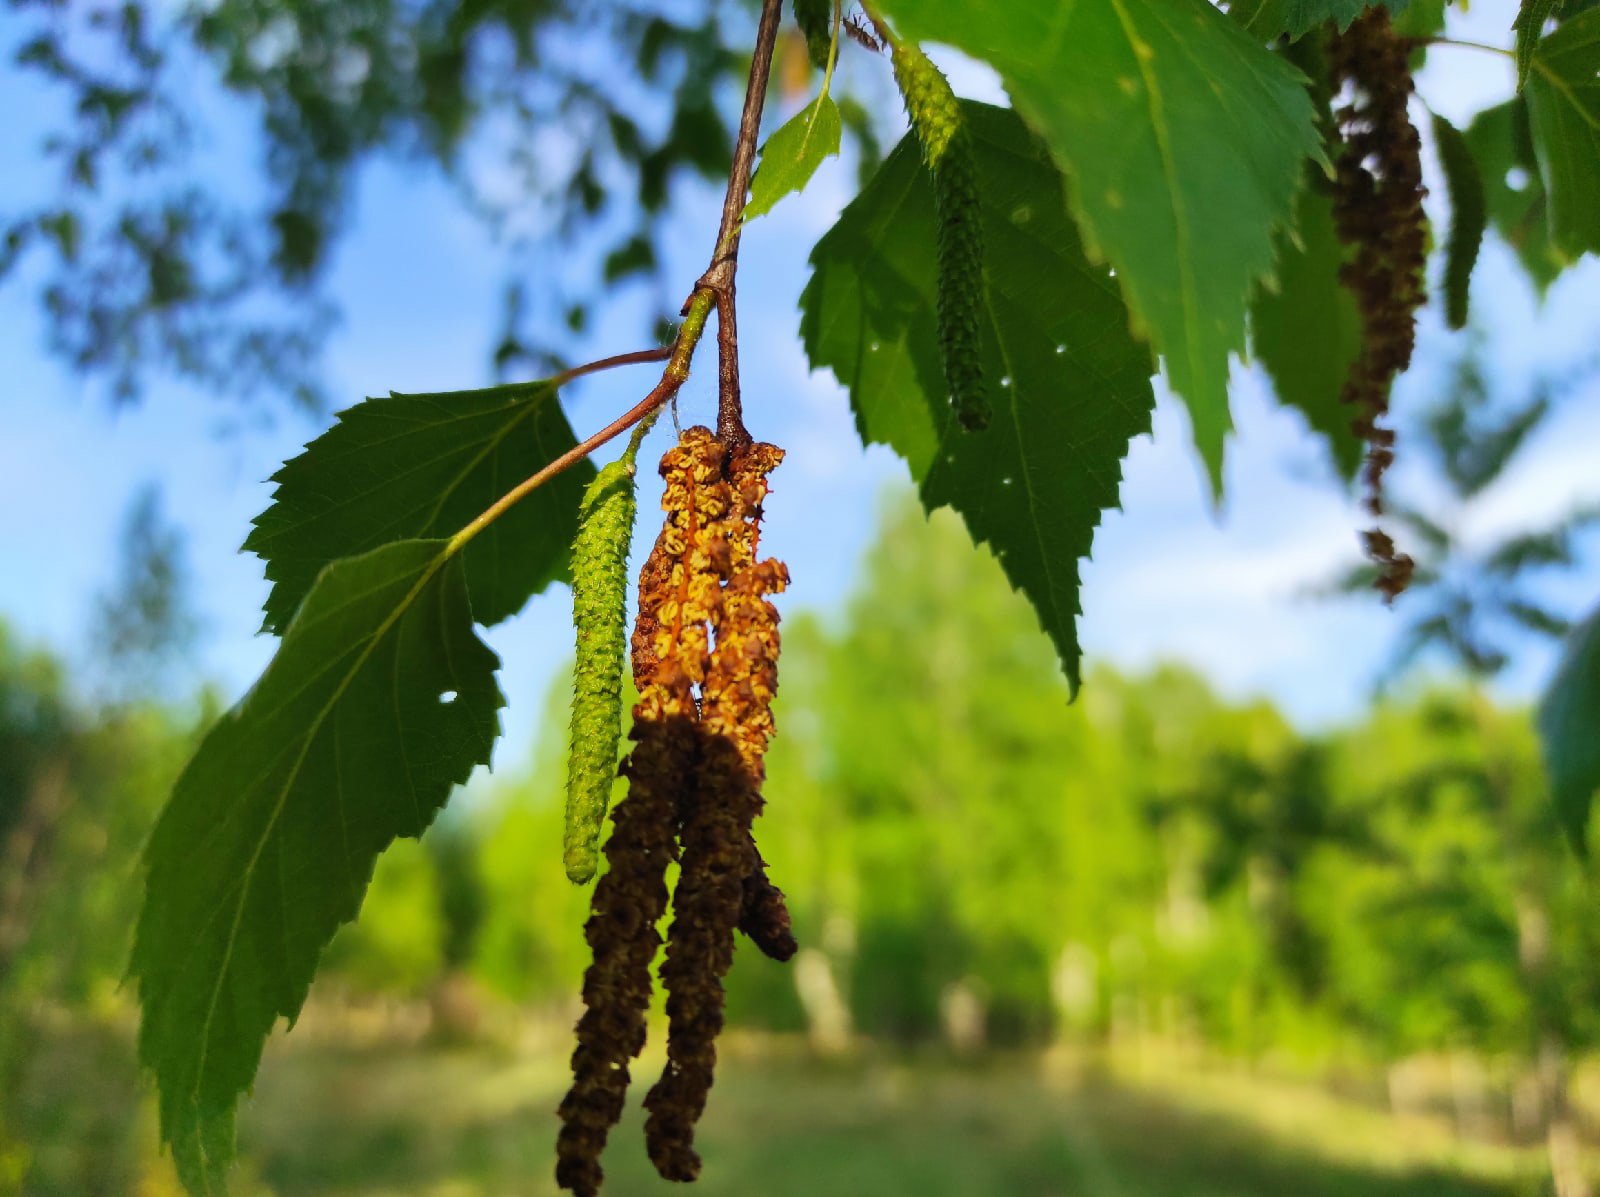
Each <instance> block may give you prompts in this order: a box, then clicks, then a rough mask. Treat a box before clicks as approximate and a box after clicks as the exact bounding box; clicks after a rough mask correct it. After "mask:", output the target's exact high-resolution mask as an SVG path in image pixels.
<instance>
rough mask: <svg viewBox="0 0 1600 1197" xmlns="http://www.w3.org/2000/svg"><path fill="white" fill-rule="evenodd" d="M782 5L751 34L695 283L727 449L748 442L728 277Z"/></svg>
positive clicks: (775, 4)
mask: <svg viewBox="0 0 1600 1197" xmlns="http://www.w3.org/2000/svg"><path fill="white" fill-rule="evenodd" d="M782 16H783V0H764V3H763V4H762V7H761V24H760V26H759V27H758V28H757V30H756V46H755V52H754V53H753V54H752V56H751V59H750V81H749V83H748V84H747V85H746V87H745V93H744V111H743V112H742V113H741V114H740V116H739V136H738V138H737V139H736V140H735V142H734V146H733V166H732V168H731V169H730V170H729V171H728V190H727V193H726V194H725V195H724V196H723V199H722V224H721V227H720V228H718V230H717V244H716V248H715V249H714V250H713V251H712V254H711V265H710V266H708V267H707V268H706V272H705V273H704V274H703V275H701V276H700V281H699V282H698V283H696V284H695V291H696V292H697V293H698V292H700V291H702V290H709V291H711V292H712V293H713V294H714V295H715V296H716V303H717V358H718V367H717V382H718V402H717V439H719V440H720V441H722V442H723V444H724V445H726V446H727V447H728V448H730V449H733V448H737V447H739V446H741V445H746V444H749V443H750V434H749V432H747V431H746V430H745V426H744V406H743V403H742V401H741V399H740V394H739V330H738V323H737V316H736V310H735V308H736V301H735V292H734V276H735V275H736V274H737V273H738V270H739V235H740V223H741V221H742V220H743V218H744V208H745V202H746V199H747V197H748V196H749V194H750V173H751V171H752V170H753V169H754V167H755V161H756V136H757V134H758V133H759V132H760V130H761V110H762V108H763V107H764V105H765V103H766V98H767V84H768V81H769V80H770V79H771V77H772V51H773V47H774V46H775V45H776V44H777V40H778V23H779V21H780V20H781V18H782Z"/></svg>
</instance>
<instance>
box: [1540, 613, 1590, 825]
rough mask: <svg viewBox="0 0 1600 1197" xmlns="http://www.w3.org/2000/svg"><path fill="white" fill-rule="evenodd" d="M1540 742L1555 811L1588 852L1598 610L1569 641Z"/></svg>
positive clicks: (1546, 702)
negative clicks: (1542, 747)
mask: <svg viewBox="0 0 1600 1197" xmlns="http://www.w3.org/2000/svg"><path fill="white" fill-rule="evenodd" d="M1539 739H1540V741H1541V743H1542V744H1543V746H1544V761H1545V771H1546V772H1547V773H1548V774H1549V777H1550V790H1551V795H1552V797H1553V798H1554V799H1555V804H1556V810H1557V812H1558V813H1559V814H1560V816H1561V821H1562V823H1563V824H1564V825H1565V826H1566V829H1567V834H1568V835H1569V836H1570V837H1571V839H1572V842H1573V844H1574V845H1575V846H1576V847H1577V848H1578V850H1579V851H1580V852H1584V851H1586V849H1587V847H1588V831H1589V815H1590V811H1591V809H1592V808H1593V805H1594V796H1595V792H1596V791H1597V790H1600V610H1597V611H1596V612H1595V613H1594V614H1593V615H1591V616H1590V617H1589V618H1588V619H1587V620H1585V621H1584V622H1583V623H1582V624H1580V625H1579V626H1578V627H1577V628H1576V629H1575V630H1574V631H1573V632H1572V634H1571V635H1570V636H1569V637H1568V638H1567V644H1566V648H1565V650H1564V651H1563V653H1562V657H1561V663H1560V665H1558V666H1557V668H1556V675H1555V677H1554V679H1553V680H1552V681H1551V682H1550V688H1549V689H1548V690H1546V691H1545V695H1544V699H1543V700H1542V701H1541V702H1540V704H1539Z"/></svg>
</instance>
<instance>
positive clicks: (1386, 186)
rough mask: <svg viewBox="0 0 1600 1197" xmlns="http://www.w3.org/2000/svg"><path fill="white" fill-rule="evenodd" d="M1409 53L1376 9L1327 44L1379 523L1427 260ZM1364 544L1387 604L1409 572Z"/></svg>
mask: <svg viewBox="0 0 1600 1197" xmlns="http://www.w3.org/2000/svg"><path fill="white" fill-rule="evenodd" d="M1409 53H1410V46H1409V44H1408V42H1407V41H1406V40H1405V39H1404V38H1402V37H1400V36H1398V35H1397V34H1396V33H1395V31H1394V29H1393V27H1392V26H1391V24H1390V21H1389V13H1388V11H1387V10H1386V9H1383V8H1381V7H1374V8H1370V9H1368V10H1367V12H1366V13H1365V14H1363V15H1362V16H1361V17H1358V18H1357V19H1356V20H1355V21H1354V22H1353V23H1352V24H1351V26H1350V28H1349V29H1348V30H1347V31H1346V32H1344V33H1342V34H1339V33H1336V34H1334V35H1333V36H1332V37H1331V38H1330V41H1329V54H1328V60H1329V69H1330V74H1331V79H1332V84H1333V89H1334V92H1335V94H1336V95H1337V94H1339V93H1340V92H1341V90H1342V89H1344V88H1346V87H1348V88H1349V95H1350V99H1349V102H1348V103H1345V104H1343V105H1342V106H1340V108H1339V109H1338V111H1337V113H1336V114H1335V115H1336V118H1337V121H1338V129H1339V136H1340V142H1339V147H1338V153H1337V158H1336V161H1335V167H1336V174H1335V179H1334V221H1335V224H1336V225H1337V228H1338V231H1339V238H1340V240H1341V241H1343V242H1344V244H1345V245H1346V246H1348V247H1350V249H1351V250H1352V251H1353V252H1352V256H1351V258H1350V259H1349V260H1348V261H1347V262H1346V263H1345V265H1344V267H1343V268H1342V270H1341V271H1340V279H1341V281H1342V282H1343V283H1344V285H1345V287H1346V288H1348V289H1349V290H1350V292H1351V293H1352V294H1353V295H1354V296H1355V299H1356V304H1357V306H1358V308H1359V309H1360V312H1361V325H1362V347H1361V352H1360V354H1359V355H1358V356H1357V358H1356V360H1355V361H1354V362H1353V363H1351V367H1350V373H1349V376H1348V377H1347V379H1346V380H1345V385H1344V391H1343V393H1342V395H1341V399H1342V400H1343V401H1344V402H1346V403H1348V404H1350V405H1351V406H1352V407H1354V408H1355V409H1356V410H1357V413H1358V414H1357V415H1356V417H1355V419H1354V420H1353V422H1352V425H1351V427H1352V429H1353V430H1354V431H1355V433H1356V435H1357V436H1359V437H1361V438H1362V439H1363V440H1364V441H1366V443H1367V446H1368V448H1367V460H1366V465H1365V467H1364V469H1363V471H1362V477H1363V481H1364V484H1365V487H1366V506H1367V510H1368V511H1369V512H1370V513H1371V514H1372V515H1373V516H1374V517H1377V516H1381V515H1382V514H1383V478H1384V474H1385V473H1387V471H1388V469H1389V466H1390V465H1391V464H1393V462H1394V440H1395V436H1394V431H1393V430H1392V429H1390V428H1388V427H1385V426H1384V425H1383V421H1384V419H1385V417H1386V416H1387V415H1388V411H1389V391H1390V388H1391V387H1392V386H1393V384H1394V380H1395V377H1396V376H1397V375H1399V374H1400V373H1401V372H1403V371H1404V370H1405V369H1406V368H1407V367H1408V366H1409V365H1410V364H1411V354H1412V350H1413V349H1414V348H1415V345H1416V310H1417V308H1418V307H1420V306H1421V304H1422V302H1423V298H1424V292H1423V271H1424V268H1425V266H1426V259H1427V237H1428V234H1427V223H1426V217H1425V216H1424V214H1423V210H1422V198H1423V196H1424V195H1425V194H1426V191H1425V190H1424V188H1423V186H1422V158H1421V140H1420V138H1419V137H1418V136H1417V131H1416V129H1415V128H1414V127H1413V126H1412V124H1411V119H1410V117H1409V116H1408V115H1407V112H1406V105H1407V102H1408V101H1409V99H1410V97H1411V93H1412V91H1413V84H1412V79H1411V68H1410V64H1409V62H1408V56H1409ZM1363 539H1364V541H1365V544H1366V549H1367V555H1368V556H1369V557H1370V558H1371V559H1372V560H1373V562H1374V563H1375V564H1376V565H1377V566H1378V570H1379V577H1378V582H1377V585H1378V589H1379V590H1381V591H1382V592H1383V594H1384V596H1385V597H1386V598H1387V599H1389V600H1390V601H1392V600H1393V599H1394V598H1395V596H1396V595H1398V594H1399V593H1400V592H1401V591H1403V590H1404V589H1405V588H1406V586H1407V585H1408V584H1409V583H1410V581H1411V575H1412V573H1413V571H1414V569H1415V564H1414V563H1413V561H1412V560H1411V558H1410V557H1408V556H1406V555H1405V554H1404V553H1400V552H1398V551H1396V549H1395V545H1394V541H1393V540H1392V539H1391V538H1390V537H1389V535H1388V533H1386V532H1384V531H1383V529H1382V528H1380V527H1374V528H1372V529H1370V530H1369V531H1367V532H1366V533H1364V535H1363Z"/></svg>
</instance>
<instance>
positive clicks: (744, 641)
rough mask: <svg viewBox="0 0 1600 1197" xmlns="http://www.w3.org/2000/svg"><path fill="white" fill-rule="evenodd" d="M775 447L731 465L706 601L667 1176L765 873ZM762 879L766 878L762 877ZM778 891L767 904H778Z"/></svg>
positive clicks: (658, 1116) (665, 1086)
mask: <svg viewBox="0 0 1600 1197" xmlns="http://www.w3.org/2000/svg"><path fill="white" fill-rule="evenodd" d="M782 459H783V454H782V451H781V450H779V449H777V448H775V447H774V446H772V445H764V444H756V445H751V446H749V447H748V448H747V449H745V450H744V451H743V452H741V453H739V454H737V455H736V456H735V458H734V460H733V462H732V463H731V466H730V469H729V480H730V482H731V483H732V494H733V498H734V503H735V518H734V519H733V520H731V521H730V522H729V525H728V535H727V546H728V562H729V567H730V577H729V580H728V583H727V586H726V587H725V588H724V590H723V592H722V595H721V602H720V603H719V604H718V605H717V606H716V607H715V608H714V609H713V610H712V612H711V622H712V626H713V628H714V629H715V631H716V648H715V651H714V652H713V653H712V655H711V659H710V662H709V665H708V668H707V671H706V676H705V682H704V686H703V688H702V696H701V711H700V726H701V733H702V734H701V748H700V753H701V755H700V761H699V769H698V775H697V784H696V786H695V789H694V792H693V795H692V797H691V798H690V800H689V802H688V803H687V804H686V806H685V809H684V811H683V816H682V819H683V823H682V829H681V831H680V836H681V839H682V843H683V858H682V866H681V870H680V872H679V877H678V887H677V890H676V892H675V893H674V894H673V899H672V909H673V918H672V927H671V930H670V931H669V932H668V939H667V955H666V959H665V961H664V962H663V963H662V965H661V980H662V983H663V984H664V985H665V986H666V989H667V1020H668V1037H667V1065H666V1069H665V1070H664V1071H663V1072H662V1074H661V1079H660V1080H659V1081H658V1082H657V1083H656V1084H655V1086H654V1087H653V1088H652V1089H651V1090H650V1092H649V1094H648V1095H647V1096H646V1097H645V1102H644V1104H645V1109H646V1110H648V1111H649V1117H648V1118H647V1120H646V1122H645V1144H646V1147H647V1148H648V1150H649V1152H650V1159H651V1161H652V1162H653V1163H654V1164H655V1166H656V1170H657V1171H658V1172H659V1173H660V1174H661V1175H662V1176H663V1177H665V1178H666V1179H668V1180H677V1181H686V1180H693V1179H694V1178H695V1177H696V1176H697V1175H698V1174H699V1172H700V1157H699V1155H698V1154H697V1153H696V1152H695V1150H694V1131H695V1125H696V1124H697V1123H698V1121H699V1119H700V1115H701V1113H702V1112H703V1111H704V1109H705V1104H706V1097H707V1095H708V1093H709V1092H710V1089H711V1083H712V1080H713V1077H714V1072H715V1067H716V1038H717V1035H718V1034H719V1033H720V1032H721V1030H722V1025H723V1006H724V997H725V995H724V992H723V988H722V978H723V977H724V976H726V975H727V972H728V969H729V967H730V966H731V965H732V963H733V936H734V931H735V929H736V928H737V927H738V926H739V924H740V922H741V920H742V918H743V915H744V913H745V896H746V885H747V883H750V884H751V885H753V886H754V885H759V884H760V882H762V881H765V876H764V874H763V875H762V876H761V877H760V879H759V881H757V880H754V878H755V875H756V874H757V873H758V871H759V870H760V869H761V867H762V866H761V859H760V856H759V855H758V854H757V852H756V849H755V841H754V839H753V838H752V836H751V825H752V823H753V822H754V821H755V818H756V816H757V815H758V814H759V813H760V810H761V806H762V798H761V785H762V782H763V781H764V779H765V776H766V772H765V767H764V763H763V761H764V758H765V755H766V750H767V745H768V743H769V741H770V740H771V737H772V734H773V722H772V700H773V696H774V694H775V693H776V691H777V687H778V643H779V642H778V612H777V609H776V608H775V607H774V606H773V605H772V603H771V602H770V601H769V600H768V596H770V595H774V594H777V593H778V592H779V591H781V590H783V589H784V587H785V586H786V585H787V584H788V580H789V575H788V571H787V570H786V569H785V568H784V566H783V564H782V563H781V562H779V561H773V560H766V561H758V560H756V559H755V558H756V554H757V550H758V548H759V521H760V516H761V503H762V500H763V499H764V498H765V496H766V492H767V481H766V479H767V475H768V474H769V473H770V472H771V471H772V470H773V469H774V468H775V467H776V466H777V465H778V463H779V462H780V461H782ZM767 884H768V885H769V886H770V883H767ZM757 897H758V898H759V899H761V900H764V901H765V903H766V906H765V909H763V910H759V911H756V912H754V913H756V914H757V915H758V916H761V917H763V918H764V919H765V921H766V922H767V923H768V924H775V923H776V922H777V921H778V920H779V919H780V918H781V919H782V923H783V924H784V925H783V926H782V927H778V926H774V925H769V926H768V927H767V928H766V929H767V930H770V931H771V932H772V935H771V936H770V937H769V938H770V941H771V946H772V947H774V948H776V949H777V951H778V952H779V953H781V952H782V951H783V950H785V946H786V945H784V944H783V943H782V936H783V933H784V932H786V931H787V925H786V924H787V912H786V911H783V912H782V914H781V915H780V914H779V913H778V912H779V911H780V910H781V909H782V894H781V893H778V892H777V891H776V890H775V889H774V890H773V891H772V892H771V893H768V894H765V895H757ZM774 902H775V905H774Z"/></svg>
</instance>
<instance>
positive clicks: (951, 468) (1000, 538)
mask: <svg viewBox="0 0 1600 1197" xmlns="http://www.w3.org/2000/svg"><path fill="white" fill-rule="evenodd" d="M963 107H964V110H965V113H966V117H967V122H968V126H969V128H970V130H971V133H972V148H973V153H974V155H975V157H976V160H977V165H978V173H979V177H980V179H981V180H982V182H983V186H982V191H981V195H980V198H981V203H982V217H983V223H984V239H985V245H986V247H987V251H988V252H987V255H986V263H985V265H986V270H987V284H988V286H987V297H988V313H987V314H988V316H989V319H988V320H987V321H986V322H985V324H984V327H983V329H982V343H983V353H984V358H985V363H984V364H985V369H986V371H987V373H988V376H989V377H990V378H992V379H994V380H995V382H996V385H995V387H994V407H995V410H994V418H993V419H992V421H991V422H990V425H989V427H988V429H986V430H985V431H983V432H978V433H971V432H966V431H964V430H963V429H962V428H961V427H960V426H959V424H958V422H957V420H956V416H955V412H954V410H953V409H952V407H951V405H950V400H949V391H948V388H947V387H946V385H945V381H944V372H943V369H942V367H941V365H940V358H939V337H938V328H937V324H936V319H935V315H934V312H935V306H936V298H935V297H936V295H937V282H938V265H937V261H936V253H935V242H936V222H935V214H934V198H933V185H932V182H931V180H930V179H929V177H928V174H927V172H926V170H925V169H924V168H923V166H922V163H921V159H920V157H919V152H918V149H917V146H916V144H915V143H914V142H913V141H912V140H910V139H909V138H908V139H907V140H905V141H902V142H901V144H900V145H899V147H898V148H896V150H895V151H894V153H893V154H891V155H890V157H889V158H888V160H887V161H886V162H885V163H884V165H883V167H882V168H881V169H880V170H879V172H878V174H877V175H876V176H875V177H874V178H873V180H872V182H871V183H870V184H869V185H868V186H867V188H866V189H865V190H864V191H863V192H862V193H861V195H860V196H859V197H858V198H857V199H856V200H855V202H853V203H852V204H851V205H850V206H849V207H848V208H846V209H845V212H844V214H843V216H841V217H840V219H839V223H838V224H836V225H835V226H834V227H833V229H832V230H830V231H829V232H828V234H827V235H826V236H825V237H823V239H822V240H821V241H820V242H819V243H818V244H817V247H816V249H815V250H814V251H813V253H812V258H811V261H812V267H813V271H814V273H813V275H812V278H811V282H810V283H809V285H808V286H807V287H806V290H805V294H804V296H803V297H802V299H801V306H802V309H803V313H804V314H803V318H802V322H801V333H802V335H803V337H804V339H805V344H806V350H807V353H808V354H809V355H810V358H811V362H812V364H813V365H814V366H826V367H828V368H829V369H831V370H832V371H833V372H834V374H835V375H836V376H837V377H838V378H839V380H840V381H841V382H843V383H844V384H845V386H847V387H848V388H849V390H850V396H851V401H852V403H853V404H854V406H855V411H856V421H857V424H858V425H859V427H860V429H861V434H862V437H863V439H864V440H867V441H869V442H873V441H876V442H880V443H883V444H887V445H889V446H891V447H893V448H894V449H895V451H896V452H898V453H899V454H900V455H901V456H902V457H904V458H905V460H906V462H907V464H909V465H910V467H911V474H912V477H913V478H914V479H915V480H916V481H917V483H918V486H919V488H920V491H921V495H922V501H923V504H924V505H925V506H926V507H928V508H929V509H930V510H931V509H933V508H936V507H941V506H950V507H953V508H955V509H956V510H957V511H958V512H960V513H961V515H962V516H963V518H964V519H965V520H966V523H967V527H968V530H969V531H970V532H971V533H972V535H973V537H974V539H975V540H978V541H980V542H985V543H987V544H989V545H990V547H991V548H992V549H993V550H994V552H995V555H996V556H997V557H998V558H999V559H1000V563H1001V565H1002V567H1003V568H1004V569H1005V572H1006V575H1007V577H1009V578H1010V579H1011V582H1012V584H1013V585H1014V586H1016V587H1018V588H1019V589H1020V590H1022V591H1023V592H1024V593H1025V594H1026V595H1027V596H1028V598H1029V599H1030V600H1031V601H1032V603H1033V606H1034V609H1035V610H1036V611H1037V612H1038V614H1039V619H1040V622H1041V623H1042V624H1043V626H1044V628H1045V630H1046V631H1047V632H1048V633H1049V634H1050V637H1051V639H1052V640H1053V641H1054V642H1055V645H1056V649H1057V651H1058V652H1059V654H1060V656H1061V662H1062V665H1063V667H1064V669H1065V670H1066V673H1067V677H1068V679H1069V681H1070V682H1071V684H1072V685H1073V686H1074V687H1075V686H1076V685H1077V682H1078V674H1079V657H1080V652H1079V647H1078V637H1077V628H1076V618H1077V615H1078V613H1079V602H1078V562H1079V560H1080V559H1081V558H1083V557H1086V556H1087V555H1088V553H1089V548H1090V544H1091V542H1092V540H1093V536H1094V529H1095V527H1096V525H1097V524H1098V523H1099V522H1100V513H1101V512H1102V511H1103V510H1105V509H1106V508H1110V507H1114V506H1115V505H1116V503H1117V487H1118V484H1119V481H1120V474H1121V469H1120V462H1121V460H1122V457H1123V455H1124V454H1125V453H1126V452H1127V449H1128V443H1129V441H1130V440H1131V439H1132V438H1133V437H1134V436H1136V435H1137V434H1139V433H1140V432H1144V431H1146V430H1147V429H1148V428H1149V427H1150V412H1151V408H1152V406H1153V403H1154V399H1153V394H1152V391H1151V387H1150V366H1151V363H1150V357H1149V353H1148V351H1147V350H1146V349H1145V348H1144V347H1143V346H1142V345H1140V344H1139V343H1138V342H1137V341H1136V340H1135V339H1134V338H1133V336H1132V334H1131V333H1130V332H1129V328H1128V315H1127V311H1126V309H1125V308H1124V307H1123V304H1122V299H1121V296H1120V295H1119V293H1118V289H1117V284H1116V280H1115V279H1113V278H1112V277H1111V275H1110V273H1109V272H1108V271H1107V270H1106V269H1105V268H1104V267H1098V266H1094V265H1092V264H1091V263H1090V262H1089V260H1088V259H1087V258H1086V257H1085V256H1084V254H1083V250H1082V247H1081V244H1080V242H1079V239H1078V234H1077V230H1076V228H1075V227H1074V225H1073V222H1072V220H1071V218H1070V216H1069V215H1068V212H1067V205H1066V198H1065V195H1064V194H1063V184H1062V179H1061V176H1060V173H1059V172H1058V171H1057V169H1056V168H1055V166H1054V164H1053V163H1052V162H1051V159H1050V157H1049V154H1048V152H1047V151H1046V150H1045V148H1044V146H1043V145H1042V144H1041V143H1040V141H1039V140H1038V139H1037V138H1035V137H1034V136H1032V135H1031V134H1030V133H1029V132H1028V130H1027V128H1026V127H1025V126H1024V125H1023V123H1022V122H1021V121H1020V120H1019V119H1018V118H1017V117H1016V116H1015V115H1014V114H1013V113H1011V112H1009V111H1006V110H1004V109H998V108H991V107H988V106H986V105H982V104H973V103H967V104H965V105H964V106H963Z"/></svg>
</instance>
